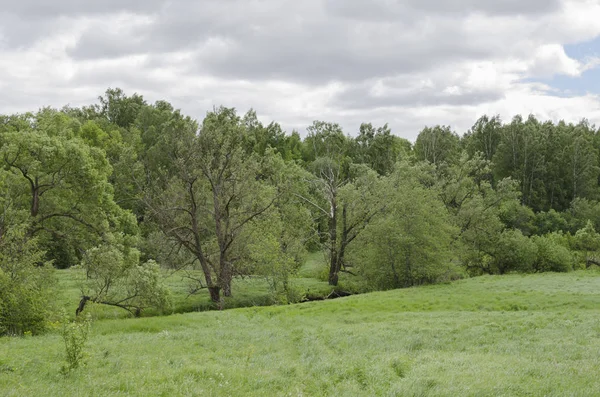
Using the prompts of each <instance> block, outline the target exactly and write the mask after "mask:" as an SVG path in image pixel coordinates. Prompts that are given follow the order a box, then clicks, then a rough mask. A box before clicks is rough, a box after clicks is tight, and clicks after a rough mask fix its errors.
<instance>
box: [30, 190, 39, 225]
mask: <svg viewBox="0 0 600 397" xmlns="http://www.w3.org/2000/svg"><path fill="white" fill-rule="evenodd" d="M39 211H40V191H39V189H38V188H37V187H33V186H32V187H31V216H32V217H34V218H35V217H36V216H37V214H38V212H39Z"/></svg>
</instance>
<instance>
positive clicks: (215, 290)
mask: <svg viewBox="0 0 600 397" xmlns="http://www.w3.org/2000/svg"><path fill="white" fill-rule="evenodd" d="M208 293H209V294H210V300H211V301H213V302H220V301H221V287H219V286H216V285H213V286H209V287H208Z"/></svg>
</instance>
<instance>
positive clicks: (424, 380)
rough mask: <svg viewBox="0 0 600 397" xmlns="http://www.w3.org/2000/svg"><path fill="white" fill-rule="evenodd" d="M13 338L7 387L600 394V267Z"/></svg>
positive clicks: (6, 343)
mask: <svg viewBox="0 0 600 397" xmlns="http://www.w3.org/2000/svg"><path fill="white" fill-rule="evenodd" d="M88 353H89V354H88V358H87V366H86V367H84V368H81V369H79V370H77V371H75V372H73V373H71V374H70V375H68V376H63V375H61V374H60V372H59V369H60V366H61V365H62V361H63V346H62V341H61V339H60V336H59V335H58V334H53V333H50V334H47V335H44V336H40V337H25V338H3V339H0V394H4V395H7V396H38V395H44V396H64V395H82V396H83V395H86V396H87V395H89V396H123V395H144V396H147V395H152V396H155V395H157V396H160V395H162V396H178V395H182V396H183V395H186V396H193V395H202V396H228V395H250V396H272V395H273V396H274V395H282V396H285V395H290V396H299V395H303V396H328V395H344V396H367V395H381V396H538V395H547V396H593V395H597V393H598V390H600V377H598V373H599V371H600V274H598V273H591V272H590V273H586V272H574V273H569V274H543V275H527V276H521V275H514V276H504V277H479V278H475V279H469V280H462V281H458V282H455V283H452V284H448V285H438V286H431V287H423V288H411V289H406V290H397V291H389V292H378V293H372V294H365V295H360V296H352V297H349V298H343V299H337V300H333V301H323V302H309V303H304V304H298V305H290V306H279V307H254V308H246V309H235V310H228V311H222V312H215V311H212V312H204V313H190V314H176V315H172V316H167V317H155V318H142V319H127V320H102V321H96V322H95V323H94V324H93V328H92V334H91V337H90V343H89V348H88Z"/></svg>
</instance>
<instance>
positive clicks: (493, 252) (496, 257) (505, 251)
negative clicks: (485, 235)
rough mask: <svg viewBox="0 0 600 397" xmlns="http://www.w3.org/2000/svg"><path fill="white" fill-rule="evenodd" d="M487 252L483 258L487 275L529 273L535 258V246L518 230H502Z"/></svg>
mask: <svg viewBox="0 0 600 397" xmlns="http://www.w3.org/2000/svg"><path fill="white" fill-rule="evenodd" d="M488 250H489V251H488V252H487V256H486V257H485V258H486V259H487V264H486V266H487V267H488V269H489V270H490V271H489V273H499V274H505V273H508V272H512V271H517V272H525V273H526V272H531V271H532V270H533V265H534V263H535V261H536V257H537V247H536V244H535V243H534V242H533V241H531V240H530V239H529V238H527V237H526V236H524V235H523V233H522V232H521V231H520V230H513V229H507V230H504V231H503V232H502V233H500V235H499V236H498V239H497V241H496V244H495V245H493V246H490V247H489V248H488Z"/></svg>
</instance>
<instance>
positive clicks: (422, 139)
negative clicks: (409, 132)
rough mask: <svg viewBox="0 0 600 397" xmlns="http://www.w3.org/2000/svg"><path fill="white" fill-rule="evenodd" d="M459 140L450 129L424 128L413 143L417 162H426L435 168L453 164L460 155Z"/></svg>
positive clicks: (443, 127)
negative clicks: (444, 164)
mask: <svg viewBox="0 0 600 397" xmlns="http://www.w3.org/2000/svg"><path fill="white" fill-rule="evenodd" d="M459 143H460V138H459V137H458V135H457V134H456V133H454V132H452V131H451V130H450V127H447V126H439V125H436V126H435V127H433V128H430V127H426V128H424V129H423V130H422V131H421V132H420V133H419V135H418V136H417V140H416V142H415V155H416V158H417V160H420V161H428V162H430V163H432V164H434V165H435V166H440V165H442V164H443V163H453V162H454V161H455V159H456V158H457V157H458V156H459V155H460V151H459Z"/></svg>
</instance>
